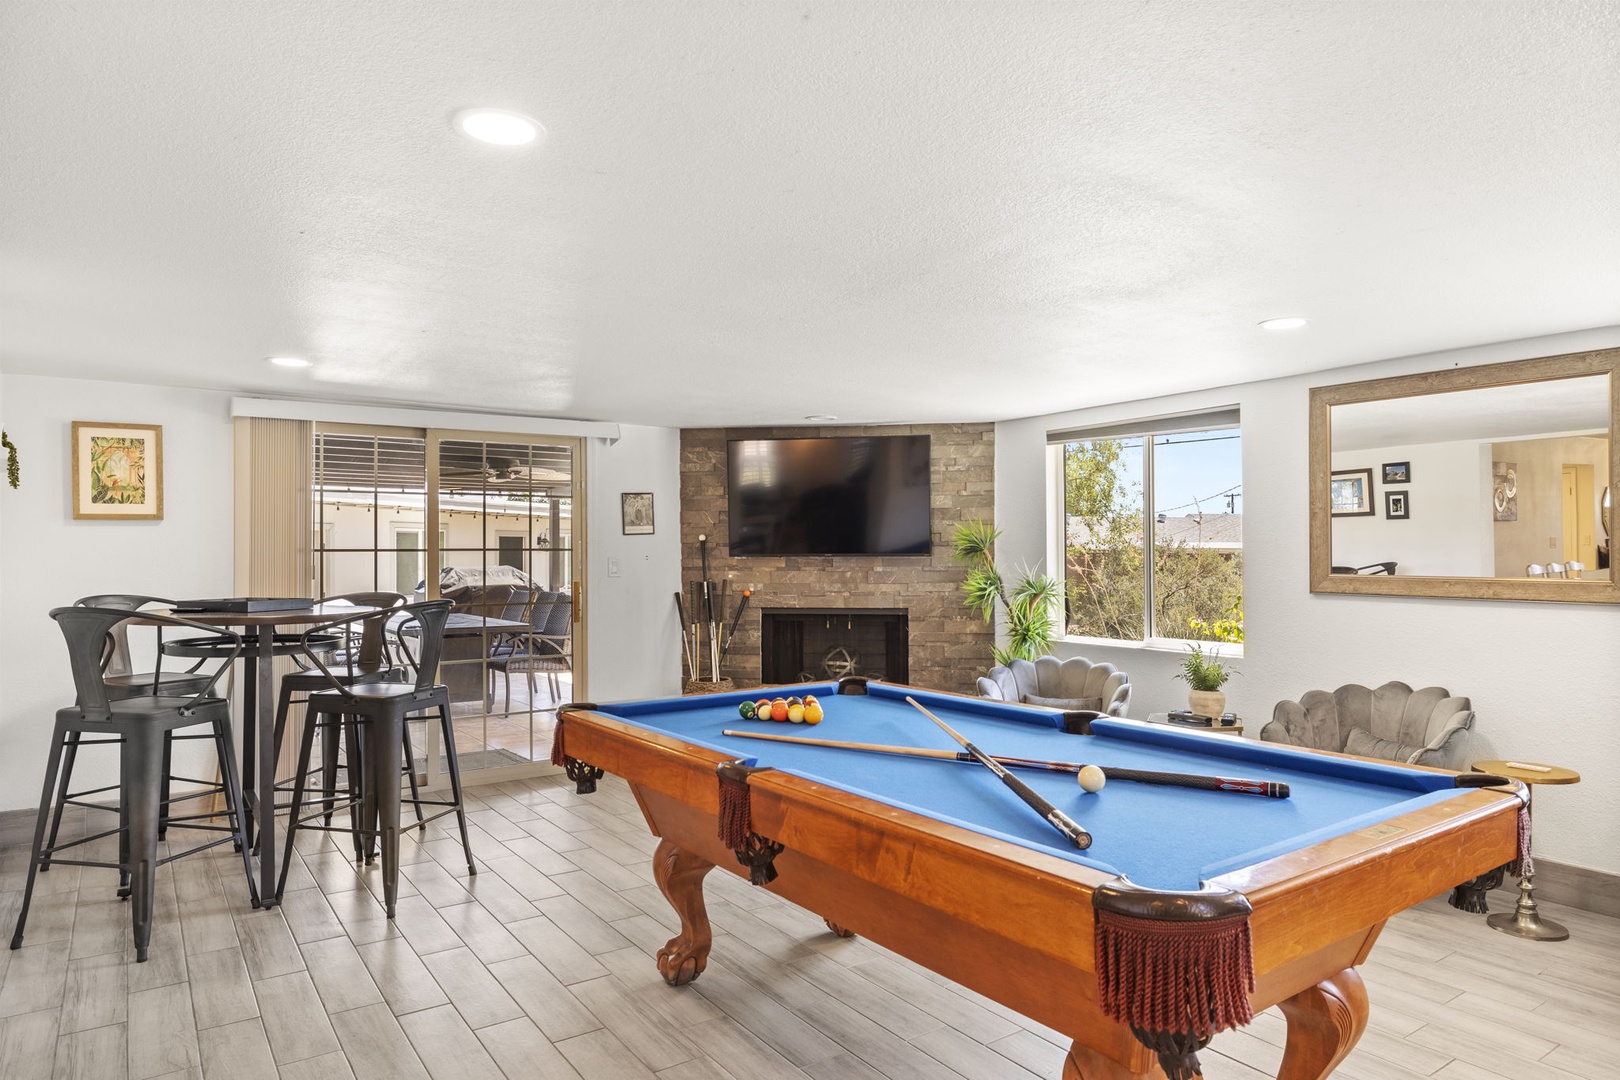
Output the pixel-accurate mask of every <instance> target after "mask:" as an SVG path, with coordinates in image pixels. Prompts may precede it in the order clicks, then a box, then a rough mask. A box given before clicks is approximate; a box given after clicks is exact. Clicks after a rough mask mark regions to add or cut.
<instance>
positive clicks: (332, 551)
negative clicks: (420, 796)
mask: <svg viewBox="0 0 1620 1080" xmlns="http://www.w3.org/2000/svg"><path fill="white" fill-rule="evenodd" d="M314 440H315V446H314V454H313V470H312V472H313V475H312V477H311V490H312V495H313V503H314V514H313V522H314V536H313V537H312V547H313V551H314V555H315V558H314V559H313V569H314V574H315V581H314V583H313V588H314V592H315V594H316V595H320V596H330V595H335V594H339V593H347V592H357V591H373V590H383V591H394V592H400V593H404V594H405V595H406V596H407V597H409V598H411V599H435V598H439V597H441V596H442V597H446V598H449V599H452V600H455V601H456V607H455V608H454V609H452V612H451V625H450V627H449V629H448V631H447V633H446V638H445V655H444V659H443V662H442V664H441V667H440V673H439V674H440V679H441V681H443V682H444V683H445V684H446V685H447V686H449V687H450V696H451V711H452V715H453V716H454V718H455V727H456V749H457V756H458V760H459V762H460V765H461V768H462V770H463V771H464V772H472V771H484V770H494V769H513V770H517V771H519V772H532V771H534V770H535V766H536V765H537V764H538V763H545V762H547V761H548V760H549V755H550V747H551V733H552V730H553V727H554V725H555V720H556V709H557V706H558V705H559V704H561V703H562V702H564V701H569V700H574V699H575V698H576V697H581V696H583V690H582V689H580V688H579V687H578V686H577V675H576V668H577V667H578V666H579V665H577V663H576V652H577V650H576V642H577V641H578V640H579V638H580V636H581V635H580V634H579V633H578V632H577V631H578V630H579V628H580V626H581V625H582V619H583V615H584V612H583V607H582V604H581V603H580V600H581V597H580V591H579V588H578V585H577V582H578V580H579V579H580V574H579V572H578V567H579V561H580V560H579V556H580V550H581V549H580V548H579V547H578V546H577V545H578V541H579V539H580V537H579V533H580V530H579V528H578V527H577V522H579V521H580V520H582V516H581V515H576V504H577V500H576V485H578V484H579V481H580V475H579V474H580V461H581V453H580V451H581V446H580V444H579V440H577V439H571V438H564V437H549V436H537V435H497V434H491V433H487V432H468V431H440V430H436V429H422V430H410V429H399V428H386V429H375V428H360V427H351V426H346V425H332V424H321V425H317V427H316V429H315V434H314ZM438 744H439V739H438V736H437V731H436V729H434V728H431V727H430V726H428V725H423V724H416V725H413V751H414V753H415V755H416V757H417V763H416V764H417V771H418V772H419V773H421V774H423V775H424V776H426V778H427V779H428V780H429V782H432V781H433V780H435V779H436V778H437V777H438V776H439V774H440V773H441V772H442V771H443V769H444V766H445V759H444V756H443V750H442V747H440V746H439V745H438ZM484 778H492V776H491V774H490V773H488V772H484Z"/></svg>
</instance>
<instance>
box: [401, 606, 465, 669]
mask: <svg viewBox="0 0 1620 1080" xmlns="http://www.w3.org/2000/svg"><path fill="white" fill-rule="evenodd" d="M454 606H455V603H454V601H450V600H425V601H423V602H422V603H419V604H406V605H405V606H404V607H402V608H400V609H399V610H400V613H401V614H403V615H404V616H405V617H404V618H403V619H399V620H398V621H396V622H395V623H394V625H393V627H392V630H391V633H392V635H393V638H394V642H395V645H396V647H397V648H398V649H399V651H400V653H401V654H402V655H403V656H404V657H405V659H406V661H407V663H409V664H410V666H411V667H412V668H413V669H415V671H416V688H417V689H418V690H426V689H427V688H428V687H430V686H432V685H434V683H435V682H436V681H437V680H438V677H439V658H440V657H441V656H442V655H443V654H444V624H445V623H446V622H447V621H448V620H449V618H450V609H451V608H452V607H454ZM412 627H414V628H415V629H416V633H415V634H407V633H406V631H407V630H408V629H410V628H412Z"/></svg>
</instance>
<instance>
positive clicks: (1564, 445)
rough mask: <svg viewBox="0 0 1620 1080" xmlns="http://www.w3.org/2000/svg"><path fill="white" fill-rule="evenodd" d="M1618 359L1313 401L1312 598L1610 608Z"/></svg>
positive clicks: (1395, 382)
mask: <svg viewBox="0 0 1620 1080" xmlns="http://www.w3.org/2000/svg"><path fill="white" fill-rule="evenodd" d="M1617 361H1620V350H1604V351H1599V352H1593V353H1577V354H1570V355H1568V356H1555V357H1545V358H1542V359H1539V360H1526V361H1518V362H1515V363H1509V364H1491V365H1485V366H1481V367H1476V368H1454V369H1451V370H1447V371H1439V372H1431V373H1427V374H1422V375H1410V376H1401V377H1398V378H1393V379H1382V380H1372V381H1369V382H1364V383H1346V384H1342V385H1339V386H1329V387H1318V388H1315V389H1313V390H1312V391H1311V505H1312V514H1311V581H1312V586H1311V587H1312V590H1313V591H1316V592H1362V593H1378V594H1384V595H1406V596H1476V597H1486V598H1500V599H1545V600H1568V601H1582V602H1605V603H1617V602H1620V582H1617V581H1616V578H1615V577H1614V576H1613V570H1612V568H1611V559H1610V554H1611V543H1610V535H1609V530H1610V524H1609V520H1608V518H1609V514H1608V512H1607V507H1606V505H1605V504H1606V502H1612V496H1611V495H1610V494H1609V493H1610V492H1611V491H1612V488H1613V485H1614V482H1615V479H1616V475H1615V474H1616V471H1617V466H1616V461H1617V457H1620V456H1617V453H1616V447H1615V438H1614V436H1615V426H1616V423H1615V417H1616V411H1617V407H1616V402H1617V400H1620V392H1617V388H1616V385H1615V379H1616V373H1615V367H1616V363H1617Z"/></svg>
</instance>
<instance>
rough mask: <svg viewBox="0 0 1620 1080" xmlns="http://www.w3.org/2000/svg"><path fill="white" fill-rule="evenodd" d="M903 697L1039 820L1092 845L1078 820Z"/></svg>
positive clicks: (1072, 840) (1077, 842)
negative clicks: (1007, 789)
mask: <svg viewBox="0 0 1620 1080" xmlns="http://www.w3.org/2000/svg"><path fill="white" fill-rule="evenodd" d="M906 701H908V702H909V703H910V704H911V705H912V706H914V707H915V708H916V710H917V711H918V712H920V713H922V714H923V715H924V716H926V717H928V719H930V720H932V721H933V722H934V723H936V724H938V725H939V727H940V730H942V731H943V732H945V734H947V735H949V736H950V737H951V738H953V739H955V740H956V741H957V742H958V743H959V744H960V745H961V747H962V749H964V750H966V751H967V752H968V753H970V754H972V755H973V759H974V760H975V761H977V762H978V763H979V764H980V765H983V766H984V767H985V768H987V769H989V770H990V771H991V772H993V773H995V774H996V778H997V779H998V780H1000V781H1001V782H1002V783H1003V784H1006V785H1007V786H1008V787H1010V788H1012V790H1013V794H1015V795H1017V796H1018V797H1019V798H1020V799H1023V800H1024V802H1025V803H1027V804H1028V805H1029V808H1030V809H1031V810H1033V811H1035V812H1036V813H1037V814H1039V815H1041V818H1042V820H1044V821H1045V822H1046V823H1047V824H1048V825H1050V826H1052V828H1054V829H1056V830H1057V831H1058V832H1060V833H1062V834H1063V835H1064V836H1065V837H1066V838H1067V839H1068V841H1069V843H1071V844H1073V845H1074V846H1075V847H1077V848H1079V849H1080V850H1081V851H1084V850H1086V848H1088V847H1090V846H1091V834H1090V833H1088V832H1086V830H1084V829H1082V828H1081V827H1080V823H1079V822H1077V821H1075V820H1074V819H1073V818H1071V817H1070V816H1069V815H1068V814H1065V813H1064V812H1063V811H1061V810H1059V809H1058V808H1057V807H1055V806H1053V805H1052V804H1051V803H1049V802H1047V801H1046V800H1045V799H1043V798H1041V797H1040V796H1039V795H1037V794H1036V793H1035V790H1034V789H1033V788H1031V787H1030V786H1029V785H1028V784H1026V783H1024V782H1023V781H1022V780H1020V779H1018V777H1016V776H1014V775H1013V774H1012V773H1010V772H1008V771H1007V770H1006V769H1005V768H1003V767H1002V766H1000V765H998V764H997V763H996V760H995V759H994V758H992V757H991V756H990V755H989V754H987V753H985V752H984V751H983V750H980V749H979V748H978V747H977V746H974V745H973V744H972V743H970V742H968V741H967V740H966V739H964V738H962V736H960V735H958V734H957V733H956V729H955V728H953V727H951V725H949V724H947V723H946V722H945V721H943V720H941V719H940V718H939V717H937V716H935V715H934V714H933V713H931V712H929V711H928V710H927V709H925V708H923V706H922V705H921V704H920V703H919V702H918V701H917V699H916V698H914V697H911V696H909V695H908V696H907V697H906Z"/></svg>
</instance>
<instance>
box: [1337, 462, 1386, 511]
mask: <svg viewBox="0 0 1620 1080" xmlns="http://www.w3.org/2000/svg"><path fill="white" fill-rule="evenodd" d="M1332 495H1333V498H1332V502H1333V516H1334V517H1364V516H1366V515H1369V514H1375V513H1377V511H1376V510H1374V509H1373V502H1372V470H1371V469H1336V470H1334V472H1333V476H1332Z"/></svg>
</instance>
